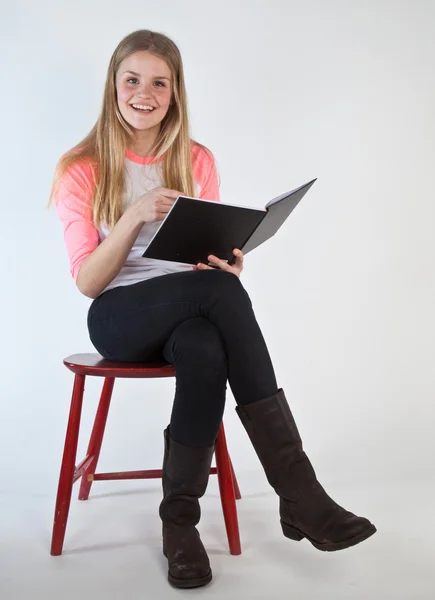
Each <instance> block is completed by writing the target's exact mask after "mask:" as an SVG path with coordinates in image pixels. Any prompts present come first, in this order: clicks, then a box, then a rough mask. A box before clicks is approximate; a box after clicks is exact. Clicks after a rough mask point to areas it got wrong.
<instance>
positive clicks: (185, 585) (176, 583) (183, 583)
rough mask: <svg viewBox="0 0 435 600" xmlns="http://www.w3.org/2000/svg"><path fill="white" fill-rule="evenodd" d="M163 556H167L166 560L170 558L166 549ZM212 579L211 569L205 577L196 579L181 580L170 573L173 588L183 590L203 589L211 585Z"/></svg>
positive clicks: (169, 577) (169, 579)
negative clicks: (208, 584)
mask: <svg viewBox="0 0 435 600" xmlns="http://www.w3.org/2000/svg"><path fill="white" fill-rule="evenodd" d="M163 555H164V556H165V558H168V555H167V553H166V550H165V549H164V548H163ZM212 577H213V574H212V571H211V569H210V570H209V572H208V573H207V574H206V575H203V576H202V577H197V578H196V579H179V578H178V577H172V575H171V574H170V573H169V572H168V581H169V583H170V584H171V585H172V586H173V587H176V588H181V589H189V588H196V587H201V586H203V585H207V583H210V581H211V580H212Z"/></svg>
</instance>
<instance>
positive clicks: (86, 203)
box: [55, 163, 99, 281]
mask: <svg viewBox="0 0 435 600" xmlns="http://www.w3.org/2000/svg"><path fill="white" fill-rule="evenodd" d="M94 185H95V183H94V171H93V167H92V166H91V165H89V164H88V163H75V164H74V165H73V166H71V167H69V168H68V169H67V170H66V171H65V173H64V174H63V175H62V177H61V179H60V181H59V183H58V186H57V189H56V192H55V202H56V208H57V214H58V216H59V219H60V221H61V223H62V225H63V232H64V239H65V245H66V250H67V253H68V258H69V263H70V272H71V275H72V276H73V278H74V281H76V280H77V277H78V274H79V271H80V267H81V266H82V264H83V261H84V260H85V258H87V257H88V256H89V255H90V254H92V252H93V251H94V250H95V248H96V247H97V246H98V244H99V235H98V230H97V228H96V227H95V225H94V222H93V218H92V195H93V191H94Z"/></svg>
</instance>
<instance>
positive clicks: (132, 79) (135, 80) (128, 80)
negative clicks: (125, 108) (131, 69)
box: [127, 77, 137, 83]
mask: <svg viewBox="0 0 435 600" xmlns="http://www.w3.org/2000/svg"><path fill="white" fill-rule="evenodd" d="M130 81H134V82H136V83H137V79H136V78H135V77H131V78H130V79H127V83H130Z"/></svg>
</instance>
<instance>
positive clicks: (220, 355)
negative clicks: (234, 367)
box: [168, 317, 227, 369]
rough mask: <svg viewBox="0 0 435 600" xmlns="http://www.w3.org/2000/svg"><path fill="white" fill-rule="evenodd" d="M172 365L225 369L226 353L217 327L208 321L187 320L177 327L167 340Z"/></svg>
mask: <svg viewBox="0 0 435 600" xmlns="http://www.w3.org/2000/svg"><path fill="white" fill-rule="evenodd" d="M168 344H169V346H170V350H171V353H172V356H173V357H174V363H175V364H176V365H177V363H178V364H179V363H180V362H185V361H188V362H189V363H190V364H192V365H195V366H197V365H201V366H202V367H204V366H206V365H213V366H214V367H216V368H219V369H221V368H223V367H225V369H226V362H227V359H226V353H225V348H224V345H223V341H222V338H221V335H220V333H219V330H218V329H217V327H216V326H215V325H214V324H213V323H212V322H211V321H209V320H208V319H205V318H202V317H198V318H194V319H188V320H187V321H184V322H183V323H181V325H179V326H178V327H177V328H176V329H175V330H174V331H173V333H172V335H171V337H170V339H169V340H168Z"/></svg>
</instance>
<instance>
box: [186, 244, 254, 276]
mask: <svg viewBox="0 0 435 600" xmlns="http://www.w3.org/2000/svg"><path fill="white" fill-rule="evenodd" d="M233 254H234V256H235V257H236V262H235V263H234V264H233V265H229V264H228V261H227V260H222V259H220V258H217V257H216V256H214V255H213V254H210V255H209V256H207V259H208V260H209V262H211V263H212V264H213V265H216V267H218V268H219V269H222V271H228V273H233V275H236V276H237V277H240V273H241V272H242V271H243V252H242V251H241V250H238V249H237V248H236V249H235V250H233ZM194 269H196V270H198V271H204V270H207V269H211V270H214V269H215V267H210V266H209V265H205V264H204V263H198V264H197V265H196V266H195V267H194Z"/></svg>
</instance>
